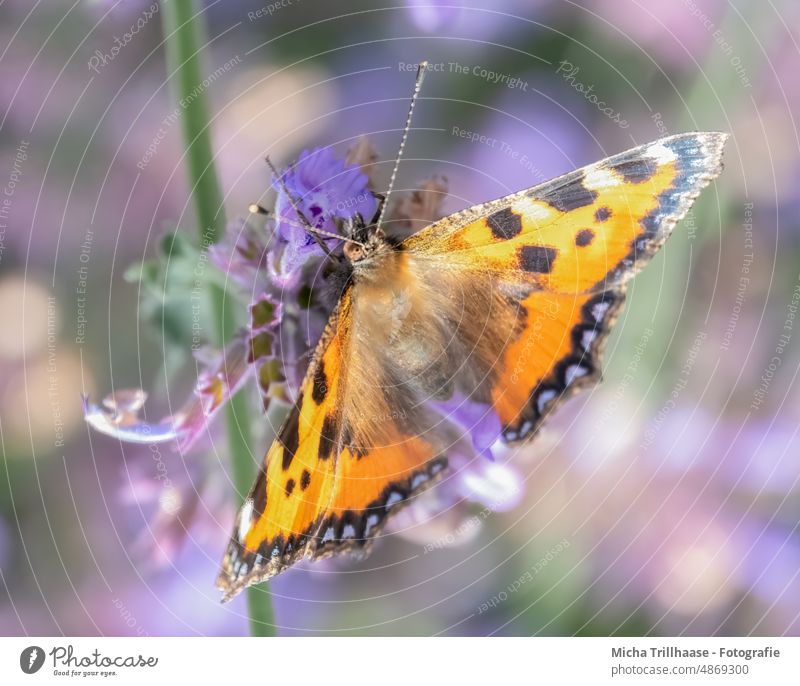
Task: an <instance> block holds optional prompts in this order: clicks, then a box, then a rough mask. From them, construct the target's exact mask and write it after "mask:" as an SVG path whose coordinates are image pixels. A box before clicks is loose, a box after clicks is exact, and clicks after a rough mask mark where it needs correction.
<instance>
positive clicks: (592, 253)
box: [217, 104, 727, 600]
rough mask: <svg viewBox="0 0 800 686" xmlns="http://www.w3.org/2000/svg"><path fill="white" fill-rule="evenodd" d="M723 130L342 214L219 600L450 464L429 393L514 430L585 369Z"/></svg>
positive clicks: (359, 525) (322, 547)
mask: <svg viewBox="0 0 800 686" xmlns="http://www.w3.org/2000/svg"><path fill="white" fill-rule="evenodd" d="M412 109H413V104H412ZM409 119H410V115H409ZM726 138H727V134H724V133H705V132H698V133H685V134H680V135H676V136H670V137H668V138H663V139H661V140H659V141H656V142H654V143H650V144H648V145H642V146H640V147H637V148H633V149H632V150H628V151H627V152H623V153H620V154H619V155H614V156H613V157H609V158H608V159H605V160H603V161H601V162H598V163H596V164H592V165H589V166H588V167H584V168H583V169H579V170H577V171H573V172H571V173H569V174H565V175H564V176H561V177H559V178H556V179H554V180H552V181H548V182H547V183H544V184H542V185H539V186H536V187H534V188H530V189H527V190H524V191H521V192H519V193H515V194H513V195H509V196H507V197H505V198H500V199H498V200H493V201H491V202H487V203H483V204H480V205H476V206H474V207H470V208H469V209H466V210H463V211H461V212H458V213H456V214H453V215H451V216H449V217H446V218H444V219H442V220H440V221H437V222H435V223H434V224H432V225H430V226H428V227H427V228H425V229H424V230H422V231H420V232H418V233H416V234H414V235H412V236H410V237H408V238H406V239H404V240H399V241H398V240H392V239H391V238H390V237H388V236H387V235H386V234H385V233H384V231H383V229H382V227H381V225H380V221H379V219H378V221H375V222H373V223H371V224H369V225H365V224H363V223H361V224H360V225H352V226H350V227H349V229H348V233H349V238H350V239H351V240H352V241H353V242H351V243H347V244H345V246H344V255H345V257H346V258H347V268H348V276H349V278H348V279H347V281H346V286H345V287H344V289H343V291H342V295H341V298H340V300H339V302H338V305H337V306H336V308H335V310H334V312H333V314H332V316H331V318H330V321H329V322H328V325H327V327H326V329H325V332H324V334H323V335H322V338H321V340H320V341H319V344H318V345H317V348H316V351H315V354H314V357H313V359H312V361H311V364H310V365H309V368H308V372H307V374H306V377H305V381H304V383H303V385H302V386H301V388H300V390H299V394H298V397H297V400H296V402H295V404H294V407H293V408H292V409H291V411H290V413H289V415H288V418H287V419H286V421H285V423H284V425H283V427H282V428H281V429H280V431H279V433H278V437H277V439H276V440H275V441H274V442H273V444H272V445H271V446H270V448H269V450H268V451H267V454H266V457H265V458H264V462H263V465H262V467H261V470H260V473H259V475H258V478H257V479H256V482H255V484H254V486H253V488H252V490H251V491H250V494H249V495H248V497H247V499H246V500H245V503H244V505H243V506H242V508H241V510H240V512H239V515H238V518H237V521H236V526H235V531H234V534H233V537H232V540H231V542H230V544H229V546H228V549H227V552H226V554H225V558H224V561H223V564H222V571H221V572H220V575H219V578H218V580H217V585H218V586H219V587H220V588H221V589H222V591H223V592H224V599H226V600H228V599H230V598H232V597H233V596H234V595H236V594H237V593H238V592H240V591H241V590H243V589H244V588H246V587H247V586H249V585H251V584H254V583H257V582H259V581H262V580H265V579H268V578H270V577H272V576H274V575H275V574H278V573H280V572H282V571H284V570H285V569H287V568H288V567H289V566H291V565H292V564H294V563H295V562H297V561H298V560H300V559H301V558H304V557H306V558H311V559H319V558H323V557H327V556H330V555H334V554H337V553H339V552H343V551H352V552H361V553H364V552H366V551H367V549H368V548H369V546H370V544H371V542H372V541H373V540H374V539H375V536H376V534H377V533H378V532H379V531H380V530H381V527H382V526H383V524H384V522H385V521H386V519H387V517H388V516H389V515H390V514H392V513H393V512H395V511H396V510H398V509H400V508H401V507H402V506H403V505H405V504H407V503H408V502H409V501H410V500H411V499H413V498H414V496H415V495H416V494H417V493H419V492H420V491H421V490H423V489H424V488H426V487H428V486H430V485H431V484H432V483H433V482H434V481H436V480H437V479H438V478H439V477H440V476H441V475H442V474H443V473H445V472H446V470H447V466H448V463H447V450H448V447H449V446H451V445H453V444H454V442H456V441H458V440H459V436H457V435H453V433H452V429H451V428H450V427H449V426H447V425H445V424H444V423H443V422H442V421H441V418H440V417H438V416H437V415H436V413H432V412H431V411H430V410H429V409H428V408H427V407H426V402H427V401H429V400H430V399H434V400H439V399H441V400H447V399H451V398H453V397H464V398H469V399H472V400H475V401H478V402H481V403H485V404H486V405H487V406H488V407H491V408H493V411H494V412H496V413H497V415H498V416H499V418H500V420H501V422H502V426H503V433H502V438H503V439H504V440H505V441H507V442H516V441H522V440H525V439H530V438H531V437H532V436H534V435H535V433H536V431H537V429H538V427H539V426H540V424H541V423H542V421H543V419H544V418H545V417H546V416H547V414H548V413H550V412H551V411H553V410H554V409H555V408H556V407H557V406H558V405H560V404H561V402H562V401H563V400H565V399H566V398H568V397H570V396H571V395H573V394H574V393H575V392H576V391H578V390H579V389H582V388H585V387H587V386H589V385H590V384H592V383H594V382H596V381H598V380H599V378H600V361H601V353H602V350H603V346H604V343H605V340H606V338H607V337H608V333H609V330H610V328H611V326H612V324H613V323H614V320H615V319H616V317H617V315H618V314H619V312H620V309H621V307H622V304H623V300H624V297H625V287H626V283H627V282H628V281H629V280H630V279H631V278H632V277H633V275H634V274H635V273H636V272H637V271H638V270H639V269H641V268H642V267H643V266H644V265H645V264H647V262H648V261H649V260H650V259H651V258H652V257H653V255H654V254H655V253H656V251H657V250H658V249H659V248H660V247H661V245H663V243H664V241H666V239H667V238H668V237H669V235H670V233H671V232H672V229H673V227H674V226H675V224H676V222H677V221H679V220H680V219H681V218H682V217H683V216H684V215H685V214H686V212H687V211H688V210H689V207H690V206H691V204H692V202H693V201H694V199H695V198H696V197H697V195H698V194H699V193H700V191H701V189H702V188H704V187H705V186H706V185H707V184H708V183H709V182H710V181H711V180H712V179H714V178H715V177H716V176H717V175H718V174H719V173H720V171H721V162H720V159H721V155H722V148H723V146H724V144H725V140H726ZM401 149H402V148H401ZM355 241H357V244H356V243H355ZM387 313H391V316H389V315H387ZM389 319H391V321H389Z"/></svg>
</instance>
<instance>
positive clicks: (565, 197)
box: [545, 175, 597, 212]
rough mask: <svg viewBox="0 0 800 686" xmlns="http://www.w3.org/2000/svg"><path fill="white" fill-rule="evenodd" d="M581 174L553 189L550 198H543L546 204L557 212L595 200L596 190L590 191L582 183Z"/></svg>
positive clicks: (585, 204) (575, 208)
mask: <svg viewBox="0 0 800 686" xmlns="http://www.w3.org/2000/svg"><path fill="white" fill-rule="evenodd" d="M583 179H584V177H583V175H581V176H580V177H579V178H577V179H575V181H573V182H571V183H569V184H567V185H566V186H564V187H563V188H559V189H558V190H557V191H555V192H554V193H553V195H552V197H550V198H545V200H546V201H547V204H548V205H550V206H551V207H554V208H555V209H557V210H558V211H559V212H569V211H571V210H577V209H578V208H580V207H586V206H587V205H591V204H592V203H593V202H594V201H595V200H597V191H591V190H589V189H588V188H586V186H584V185H583Z"/></svg>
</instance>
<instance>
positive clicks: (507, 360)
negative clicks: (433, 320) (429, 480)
mask: <svg viewBox="0 0 800 686" xmlns="http://www.w3.org/2000/svg"><path fill="white" fill-rule="evenodd" d="M726 138H727V135H726V134H721V133H689V134H682V135H678V136H672V137H669V138H665V139H662V140H660V141H656V142H655V143H651V144H649V145H643V146H640V147H638V148H634V149H632V150H629V151H627V152H623V153H621V154H619V155H615V156H613V157H610V158H608V159H606V160H603V161H601V162H598V163H596V164H593V165H590V166H588V167H584V168H583V169H578V170H576V171H574V172H571V173H569V174H566V175H564V176H562V177H559V178H557V179H554V180H552V181H549V182H547V183H545V184H542V185H541V186H536V187H534V188H532V189H529V190H526V191H522V192H520V193H515V194H514V195H510V196H508V197H506V198H501V199H499V200H494V201H491V202H488V203H483V204H481V205H476V206H475V207H472V208H469V209H467V210H464V211H463V212H459V213H457V214H455V215H452V216H450V217H446V218H445V219H443V220H441V221H440V222H437V223H436V224H433V225H431V226H430V227H428V228H427V229H425V230H423V231H422V232H420V233H418V234H416V235H414V236H412V237H410V238H409V239H408V240H407V241H406V248H407V249H408V250H410V251H416V252H418V253H420V254H426V255H441V254H447V255H448V259H449V260H450V261H451V262H452V263H453V264H459V265H461V266H462V267H463V269H464V270H465V273H471V274H472V276H473V277H474V278H483V279H484V280H485V281H486V283H487V286H488V284H500V285H503V284H506V286H507V287H508V286H509V284H510V285H511V286H510V287H511V289H512V290H513V286H517V287H518V290H519V293H520V295H519V296H518V297H517V299H516V302H515V303H512V304H511V307H512V308H517V309H519V311H521V312H522V313H523V314H522V317H523V319H522V322H523V323H522V326H521V327H519V331H518V332H516V333H515V334H514V335H513V336H512V337H511V340H510V341H509V342H508V343H507V344H506V345H505V346H504V347H503V349H502V350H497V351H496V352H497V354H496V358H495V359H496V362H495V364H496V367H495V368H494V369H493V388H492V401H493V404H494V407H495V409H496V411H497V412H498V414H499V416H500V418H501V421H502V423H503V426H504V436H505V437H506V439H507V440H518V439H522V438H525V437H527V436H530V435H532V434H533V433H534V432H535V430H536V428H537V427H538V426H539V424H540V423H541V420H542V419H543V417H544V416H545V414H546V413H547V412H548V411H550V410H552V409H553V408H554V407H555V406H556V405H557V404H558V403H559V402H561V401H562V400H564V399H565V398H567V397H569V396H570V395H572V393H573V392H575V391H576V390H578V389H580V388H583V387H586V386H588V385H590V384H591V383H593V382H595V381H597V380H598V379H599V377H600V357H601V353H602V349H603V345H604V343H605V339H606V337H607V335H608V333H609V331H610V327H611V325H612V324H613V322H614V320H615V319H616V317H617V315H618V313H619V311H620V309H621V307H622V304H623V302H624V297H625V284H626V282H627V281H628V280H629V279H630V278H632V276H633V275H634V274H635V273H636V272H637V271H638V270H639V269H641V267H642V266H644V264H646V262H647V261H648V260H649V259H650V258H651V257H652V256H653V255H654V254H655V252H656V251H657V250H658V248H659V247H660V246H661V245H663V243H664V241H665V240H666V239H667V238H668V237H669V235H670V233H671V232H672V229H673V227H674V226H675V224H676V222H678V221H679V220H680V219H681V218H682V217H683V216H684V215H685V214H686V212H687V211H688V209H689V207H690V206H691V203H692V202H693V200H694V198H696V197H697V195H698V194H699V192H700V191H701V190H702V188H703V187H704V186H706V185H707V184H708V183H709V182H710V181H711V180H712V179H713V178H715V177H716V176H717V175H718V174H719V172H720V170H721V155H722V147H723V145H724V143H725V140H726Z"/></svg>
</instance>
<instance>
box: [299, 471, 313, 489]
mask: <svg viewBox="0 0 800 686" xmlns="http://www.w3.org/2000/svg"><path fill="white" fill-rule="evenodd" d="M310 485H311V472H309V471H308V470H307V469H304V470H303V474H302V476H301V477H300V490H301V491H305V490H306V489H307V488H308V487H309V486H310Z"/></svg>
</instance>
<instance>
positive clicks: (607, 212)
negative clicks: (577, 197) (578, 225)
mask: <svg viewBox="0 0 800 686" xmlns="http://www.w3.org/2000/svg"><path fill="white" fill-rule="evenodd" d="M611 214H612V212H611V208H610V207H601V208H599V209H598V210H597V212H595V213H594V220H595V221H596V222H604V221H606V220H607V219H608V218H609V217H611Z"/></svg>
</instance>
